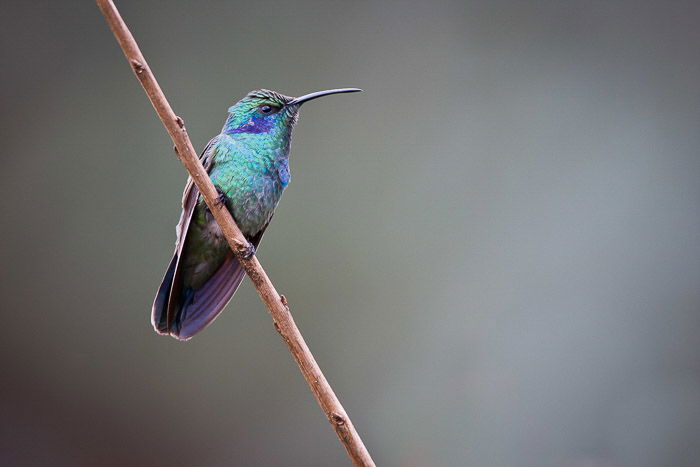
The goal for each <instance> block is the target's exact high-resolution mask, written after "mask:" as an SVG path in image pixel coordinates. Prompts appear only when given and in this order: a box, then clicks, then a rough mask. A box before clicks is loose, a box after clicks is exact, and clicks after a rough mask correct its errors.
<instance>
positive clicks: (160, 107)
mask: <svg viewBox="0 0 700 467" xmlns="http://www.w3.org/2000/svg"><path fill="white" fill-rule="evenodd" d="M97 5H98V6H99V7H100V10H101V11H102V14H103V15H104V17H105V18H106V19H107V22H108V23H109V27H110V28H111V29H112V32H113V33H114V37H115V38H116V39H117V42H119V45H120V47H121V48H122V50H123V51H124V55H125V56H126V59H127V60H128V61H129V64H130V65H131V68H132V70H133V71H134V73H135V74H136V77H137V78H138V80H139V81H140V82H141V85H142V86H143V89H144V90H145V91H146V94H148V98H149V99H150V101H151V104H153V108H154V109H155V111H156V113H157V114H158V117H160V120H161V121H162V122H163V125H165V129H166V130H167V131H168V134H170V137H171V138H172V140H173V143H175V151H176V153H177V156H178V158H179V159H180V161H181V162H182V164H183V165H184V166H185V169H187V172H189V174H190V177H192V180H194V183H195V185H197V188H199V192H200V193H201V194H202V197H203V198H204V201H205V202H206V203H207V206H209V209H210V210H211V213H212V214H213V215H214V218H215V219H216V221H217V222H218V223H219V225H220V226H221V230H222V232H223V233H224V235H225V236H226V240H227V241H228V243H229V245H230V246H231V248H232V249H233V251H234V252H235V253H236V256H237V258H238V260H239V261H240V262H241V265H243V268H244V269H245V271H246V273H247V274H248V277H250V280H251V281H253V284H254V285H255V288H256V289H257V291H258V294H259V295H260V299H261V300H262V301H263V302H264V303H265V305H266V306H267V309H268V310H269V311H270V314H271V315H272V320H273V322H274V325H275V329H277V331H278V332H279V333H280V335H281V336H282V338H283V339H284V342H285V343H286V344H287V347H289V351H290V352H291V353H292V356H293V357H294V360H295V361H296V362H297V365H298V366H299V369H300V370H301V372H302V374H303V375H304V379H306V382H307V383H308V384H309V387H310V388H311V391H312V392H313V394H314V396H315V397H316V400H317V401H318V404H319V405H320V406H321V409H323V412H324V413H325V414H326V418H327V419H328V421H329V422H330V423H331V425H332V426H333V429H334V430H335V432H336V434H337V435H338V438H339V439H340V442H341V443H343V446H344V447H345V450H346V451H347V453H348V456H349V457H350V459H351V460H352V462H353V463H354V464H355V465H360V466H374V461H373V460H372V457H371V456H370V455H369V452H368V451H367V448H366V447H365V445H364V444H363V443H362V440H361V439H360V436H359V435H358V434H357V431H356V430H355V427H354V426H353V424H352V421H351V420H350V417H348V414H347V413H346V412H345V409H344V408H343V406H342V405H341V404H340V401H339V400H338V398H337V397H336V395H335V393H334V392H333V389H332V388H331V386H330V384H328V381H327V380H326V378H325V376H323V373H322V372H321V369H320V368H319V366H318V364H317V363H316V360H315V359H314V357H313V355H312V354H311V351H310V350H309V348H308V346H307V345H306V342H304V338H303V337H302V335H301V333H300V332H299V329H298V328H297V326H296V324H295V323H294V319H292V315H291V313H290V312H289V307H287V301H286V299H285V298H284V297H283V296H280V295H279V294H278V293H277V291H276V290H275V287H274V286H273V285H272V282H270V279H269V278H268V277H267V274H266V273H265V271H264V270H263V268H262V266H261V265H260V263H259V262H258V259H257V258H256V257H255V255H253V256H251V257H250V258H249V259H245V258H243V256H242V254H243V253H245V251H246V248H247V247H248V241H247V240H246V239H245V237H244V236H243V234H242V233H241V231H240V229H239V228H238V226H237V225H236V223H235V222H234V220H233V217H232V216H231V214H230V213H229V211H228V210H227V209H226V208H225V207H224V206H223V205H222V204H220V203H217V202H216V200H217V192H216V189H215V188H214V185H213V184H212V183H211V180H210V179H209V175H208V174H207V172H206V171H205V170H204V167H203V166H202V164H201V162H200V161H199V158H198V157H197V154H196V153H195V150H194V148H193V147H192V142H191V141H190V138H189V137H188V136H187V130H186V129H185V123H184V121H183V120H182V119H181V118H180V117H178V116H177V115H175V113H174V112H173V109H172V108H171V107H170V104H169V103H168V100H167V99H166V98H165V94H163V91H162V90H161V89H160V86H158V82H157V81H156V78H155V76H154V75H153V73H152V72H151V69H150V68H149V67H148V64H147V63H146V60H145V59H144V57H143V55H142V54H141V51H140V50H139V47H138V45H137V43H136V40H135V39H134V37H133V36H132V35H131V32H130V31H129V28H127V26H126V24H125V23H124V20H123V19H122V17H121V15H120V14H119V12H118V11H117V9H116V7H115V6H114V3H113V2H112V1H111V0H97Z"/></svg>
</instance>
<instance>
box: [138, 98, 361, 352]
mask: <svg viewBox="0 0 700 467" xmlns="http://www.w3.org/2000/svg"><path fill="white" fill-rule="evenodd" d="M355 91H358V90H357V89H354V88H353V89H341V90H332V91H323V92H321V93H314V94H308V95H306V96H303V97H300V98H292V97H289V96H284V95H282V94H279V93H276V92H273V91H268V90H264V89H262V90H256V91H252V92H251V93H249V94H248V95H247V96H246V97H245V98H243V99H241V100H240V101H239V102H238V103H236V104H235V105H234V106H232V107H231V108H230V109H229V116H228V118H227V119H226V122H225V124H224V127H223V129H222V131H221V134H219V135H217V136H216V137H214V138H213V139H212V140H211V141H210V142H209V144H208V145H207V147H206V148H205V150H204V152H203V153H202V156H201V159H202V162H203V164H204V166H205V167H206V168H207V170H208V172H209V176H210V178H211V180H212V183H213V184H214V186H216V187H217V190H218V191H219V193H220V194H221V200H222V201H223V202H225V203H226V207H227V208H228V209H229V211H230V212H231V214H232V215H233V217H234V219H235V221H236V223H237V224H238V227H239V228H240V229H241V231H242V232H243V234H244V235H245V236H246V238H247V239H248V241H249V242H250V243H251V245H252V251H254V248H255V247H257V246H258V244H259V242H260V239H261V237H262V234H263V233H264V231H265V229H266V228H267V225H268V223H269V222H270V219H271V218H272V215H273V213H274V211H275V208H276V207H277V203H278V202H279V200H280V197H281V196H282V191H283V190H284V188H285V187H286V186H287V184H288V183H289V180H290V175H289V146H290V142H291V136H292V129H293V127H294V124H295V123H296V121H297V117H298V112H299V107H300V106H301V104H303V103H304V102H306V101H308V100H311V99H314V98H316V97H320V96H322V95H327V94H334V93H338V92H355ZM182 206H183V212H182V216H181V217H180V222H179V224H178V226H177V233H178V238H177V244H176V249H175V255H174V257H173V260H172V261H171V263H170V265H169V267H168V270H167V271H166V274H165V277H164V278H163V282H162V284H161V286H160V289H159V290H158V294H157V295H156V299H155V301H154V303H153V312H152V322H153V326H154V328H155V329H156V331H158V332H159V333H162V334H171V335H172V336H174V337H176V338H178V339H182V340H185V339H189V338H190V337H192V336H193V335H194V334H196V333H197V332H199V331H200V330H201V329H203V328H204V327H206V326H207V325H208V324H209V323H210V322H211V321H213V320H214V319H215V318H216V316H218V314H219V313H220V312H221V310H222V309H223V307H224V306H225V305H226V303H227V302H228V301H229V300H230V298H231V296H233V293H234V292H235V291H236V288H237V287H238V285H239V284H240V282H241V280H242V278H243V275H244V272H243V269H242V267H241V266H240V264H239V263H238V261H237V260H236V259H235V258H234V256H233V253H232V252H231V250H230V249H229V246H228V244H227V242H226V240H225V239H224V237H223V236H222V234H221V230H220V228H219V226H218V224H217V223H216V221H215V220H214V218H213V217H212V215H211V213H210V212H209V210H208V208H207V206H206V204H205V203H204V201H203V200H202V198H201V196H200V195H199V192H198V190H197V188H196V187H195V186H194V184H193V183H192V181H191V180H190V181H188V184H187V186H186V187H185V193H184V196H183V204H182Z"/></svg>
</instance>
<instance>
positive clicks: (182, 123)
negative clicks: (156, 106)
mask: <svg viewBox="0 0 700 467" xmlns="http://www.w3.org/2000/svg"><path fill="white" fill-rule="evenodd" d="M175 123H177V126H179V127H180V129H182V128H185V121H184V120H183V119H182V118H180V116H179V115H175Z"/></svg>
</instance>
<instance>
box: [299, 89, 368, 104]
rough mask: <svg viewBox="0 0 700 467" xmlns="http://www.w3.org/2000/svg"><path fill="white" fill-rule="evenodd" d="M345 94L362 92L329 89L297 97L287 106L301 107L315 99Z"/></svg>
mask: <svg viewBox="0 0 700 467" xmlns="http://www.w3.org/2000/svg"><path fill="white" fill-rule="evenodd" d="M346 92H362V89H358V88H342V89H329V90H327V91H318V92H312V93H311V94H306V95H305V96H301V97H297V98H295V99H294V100H292V101H291V102H290V103H288V104H287V105H301V104H303V103H304V102H308V101H310V100H312V99H317V98H319V97H323V96H328V95H330V94H343V93H346Z"/></svg>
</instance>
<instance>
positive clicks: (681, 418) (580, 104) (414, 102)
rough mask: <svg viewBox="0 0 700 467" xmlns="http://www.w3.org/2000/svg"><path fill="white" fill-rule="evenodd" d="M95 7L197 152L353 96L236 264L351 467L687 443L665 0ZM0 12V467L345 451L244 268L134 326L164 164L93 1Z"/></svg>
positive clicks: (172, 219)
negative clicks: (282, 301)
mask: <svg viewBox="0 0 700 467" xmlns="http://www.w3.org/2000/svg"><path fill="white" fill-rule="evenodd" d="M118 6H119V7H120V9H121V11H122V14H123V15H124V17H125V19H126V21H127V22H128V24H129V25H130V26H131V28H132V31H133V33H134V34H135V36H136V38H137V39H138V40H139V41H140V44H141V47H142V49H143V52H144V53H145V55H146V58H147V59H148V60H149V63H150V65H151V67H152V69H153V70H154V72H155V73H156V76H157V77H158V79H159V80H160V83H161V85H162V87H163V89H164V91H165V92H166V94H167V96H168V97H169V99H170V101H171V104H172V105H173V107H174V109H175V110H176V112H177V113H178V114H179V115H181V116H183V118H184V119H185V122H186V124H187V128H188V130H189V133H190V136H191V137H192V140H193V142H194V144H195V146H196V147H198V148H202V147H203V145H204V144H205V143H206V142H207V140H208V139H209V138H210V137H211V136H213V135H214V134H216V133H217V132H218V131H219V129H220V127H221V124H222V122H223V119H224V118H225V111H226V109H227V107H228V106H229V105H230V104H231V103H233V102H235V101H236V100H238V99H239V98H240V97H241V96H243V95H244V94H245V93H246V92H248V91H249V90H251V89H254V88H257V87H266V88H270V89H275V90H279V91H282V92H284V93H287V94H292V95H299V94H302V93H306V92H310V91H314V90H318V89H325V88H330V87H340V86H358V87H362V88H364V89H365V91H366V92H365V93H364V94H358V95H347V96H334V97H328V98H326V99H323V100H319V101H316V102H314V103H312V104H309V105H308V106H305V108H304V109H303V112H302V115H301V120H300V123H299V125H298V127H297V130H296V132H295V136H294V144H293V149H292V160H291V170H292V183H291V185H290V187H289V189H288V190H287V192H286V194H285V196H284V198H283V200H282V202H281V204H280V206H279V209H278V211H277V214H276V216H275V219H274V221H273V222H272V225H271V227H270V229H269V230H268V233H267V234H266V236H265V239H264V241H263V243H262V247H261V248H260V250H259V257H260V260H261V262H262V263H263V265H264V266H265V267H266V269H267V271H268V273H269V274H270V276H271V278H272V280H273V282H274V283H275V284H276V286H277V288H278V289H279V290H280V292H282V293H284V294H286V295H287V297H288V298H289V300H290V303H291V305H292V311H293V313H294V316H295V318H296V321H297V324H298V325H299V326H300V328H301V329H302V331H303V333H304V335H305V336H306V339H307V341H308V342H309V344H310V346H311V349H312V350H313V351H314V353H315V355H316V357H317V359H318V361H319V363H320V365H321V367H322V368H323V369H324V370H325V372H326V375H327V377H328V378H329V380H330V381H331V383H332V384H333V385H334V388H335V389H336V391H337V392H338V394H339V396H340V398H341V400H342V401H343V403H344V404H345V406H346V408H347V409H348V411H349V413H350V414H351V416H352V417H353V420H354V421H355V424H356V425H357V427H358V429H359V431H360V433H361V434H362V436H363V438H364V439H365V441H366V443H367V445H368V447H369V449H370V450H371V452H372V453H373V455H374V457H375V459H376V461H377V462H378V463H379V464H380V465H384V466H407V467H408V466H462V465H465V466H466V465H468V466H478V467H481V466H484V467H491V466H515V467H520V466H524V467H529V466H532V467H539V466H555V467H582V466H587V467H646V466H697V465H700V446H699V445H698V443H697V437H698V433H699V432H700V358H699V355H700V309H699V307H700V241H699V236H698V232H699V229H700V213H699V210H698V201H700V182H699V176H700V150H699V148H700V131H699V130H700V60H699V58H700V55H699V53H698V51H699V50H700V33H699V32H698V31H700V29H698V27H697V25H698V23H699V22H700V7H699V6H698V3H697V2H696V1H688V2H665V1H656V2H644V1H641V2H635V1H631V0H630V1H612V2H610V1H592V2H583V1H573V0H567V1H537V2H534V1H533V2H519V1H515V0H511V1H507V0H503V1H490V0H479V1H466V2H465V1H462V2H460V1H454V2H442V1H438V2H326V1H323V2H321V1H319V2H313V1H304V2H263V1H258V2H248V3H238V2H202V1H184V0H179V1H168V2H145V1H142V2H136V1H120V2H118ZM0 24H1V25H2V27H0V37H1V38H2V39H1V44H2V48H1V49H0V50H1V53H2V57H1V58H2V71H1V72H0V77H1V84H2V86H1V87H0V96H1V100H2V104H1V105H2V116H1V125H0V135H2V141H3V144H2V147H3V149H2V164H3V168H2V172H1V174H0V209H1V211H0V214H1V215H2V244H1V245H2V246H0V255H1V256H0V261H1V263H0V264H1V269H0V274H1V277H0V279H1V280H0V292H1V296H2V300H1V302H0V303H1V305H0V307H1V308H2V343H1V344H0V347H1V349H2V350H1V352H0V365H1V366H0V367H1V368H2V373H3V374H2V378H1V382H0V391H1V393H0V395H1V399H0V427H1V430H2V432H1V436H0V463H1V464H2V465H7V466H35V465H36V466H38V465H42V466H43V465H52V466H63V465H66V466H69V465H70V466H83V465H84V466H94V465H100V466H124V465H139V466H140V465H144V466H146V465H147V466H173V465H183V466H185V465H187V466H225V465H236V466H239V465H240V466H244V465H260V466H268V465H269V466H273V465H275V466H276V465H285V466H286V465H289V466H329V465H345V464H346V463H347V460H346V458H345V454H344V451H343V449H342V448H341V447H340V445H339V444H338V442H337V440H336V438H335V435H334V433H333V432H332V430H331V429H330V428H329V426H328V425H327V422H326V421H325V419H324V418H323V416H322V413H321V411H320V410H319V409H318V407H317V406H316V402H315V401H314V399H313V398H312V396H311V394H310V392H309V391H308V389H307V386H306V383H305V382H304V380H303V379H302V377H301V375H300V374H299V372H298V370H297V368H296V366H295V365H294V363H293V361H292V359H291V357H290V356H289V354H288V352H287V350H286V347H285V346H284V344H283V343H282V341H281V340H280V338H279V336H278V335H277V333H276V332H275V330H274V328H273V326H272V324H271V320H270V317H269V316H268V315H267V312H266V310H265V308H264V306H263V305H262V304H261V303H260V301H259V299H258V298H257V295H256V294H255V291H254V290H253V288H252V287H251V285H250V284H249V283H248V282H247V281H246V283H245V285H244V286H243V287H242V289H241V290H240V291H239V293H238V294H237V295H236V297H235V298H234V300H233V301H232V303H231V304H230V305H229V307H228V308H227V309H226V311H225V312H224V313H223V314H222V316H221V317H220V318H219V319H218V320H217V321H216V322H215V324H214V325H212V326H211V327H210V328H208V329H207V330H206V331H205V332H203V333H202V334H201V335H198V336H197V337H196V338H195V339H193V340H192V341H190V342H187V343H179V342H176V341H174V340H172V339H168V338H164V337H159V336H157V335H156V334H154V333H153V331H152V329H151V326H150V323H149V312H150V306H151V301H152V298H153V295H154V293H155V290H156V287H157V286H158V284H159V282H160V279H161V276H162V273H163V271H164V268H165V266H166V264H167V262H168V260H169V258H170V255H171V253H172V247H173V244H174V240H175V237H174V225H175V223H176V221H177V218H178V215H179V210H180V206H179V202H180V195H181V190H182V186H183V184H184V181H185V173H184V172H183V168H182V167H181V165H180V163H179V162H178V160H177V159H176V158H175V156H174V155H173V153H172V150H171V146H172V145H171V142H170V140H169V139H168V136H167V135H166V133H165V131H164V130H163V128H162V126H161V123H160V122H159V121H158V119H157V118H156V116H155V114H154V112H153V110H152V108H151V106H150V104H149V103H148V101H147V100H146V98H145V96H144V94H143V91H142V90H141V88H140V87H139V85H138V82H137V81H136V80H135V79H134V77H133V76H132V73H131V71H130V69H129V67H128V66H127V64H126V62H125V61H124V58H123V56H122V54H121V51H120V50H119V49H118V48H117V45H116V43H115V41H114V39H113V37H112V35H111V33H110V32H109V30H108V28H107V25H106V23H105V21H104V20H103V18H102V17H101V15H100V14H99V11H98V9H97V7H96V6H95V5H94V3H93V2H90V1H81V2H77V1H72V2H71V1H64V2H49V1H38V2H20V1H10V2H5V3H3V6H2V17H1V19H0Z"/></svg>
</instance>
